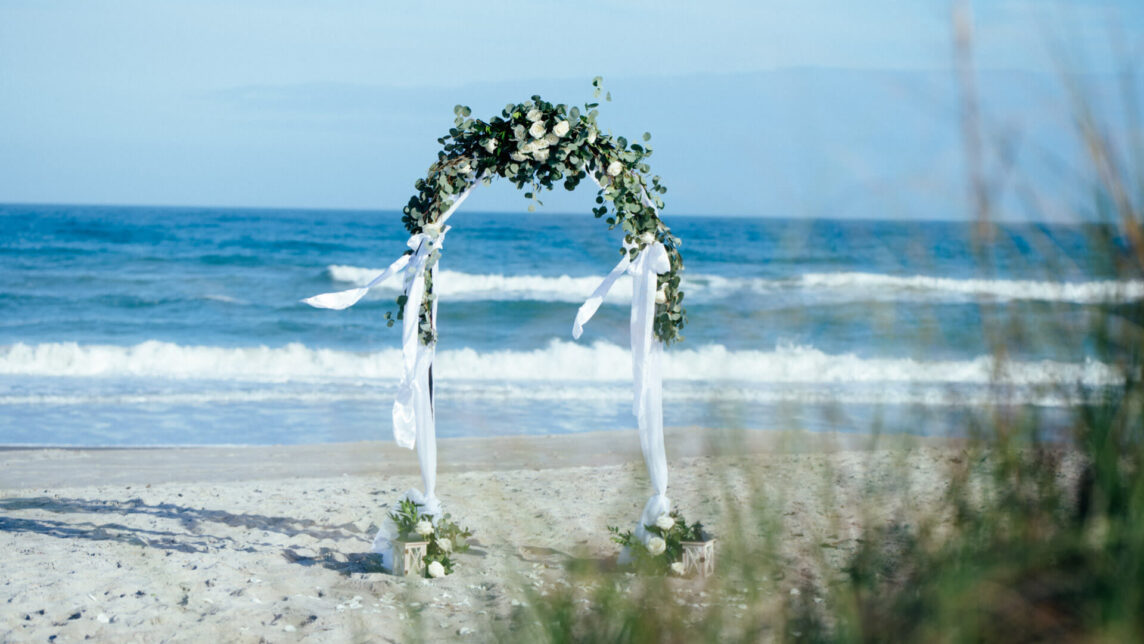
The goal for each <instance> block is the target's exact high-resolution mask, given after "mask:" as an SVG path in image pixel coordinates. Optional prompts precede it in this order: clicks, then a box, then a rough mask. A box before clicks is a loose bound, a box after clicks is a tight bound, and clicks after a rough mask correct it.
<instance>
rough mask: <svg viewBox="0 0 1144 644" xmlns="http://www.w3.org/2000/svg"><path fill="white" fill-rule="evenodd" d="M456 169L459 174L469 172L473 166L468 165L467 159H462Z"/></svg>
mask: <svg viewBox="0 0 1144 644" xmlns="http://www.w3.org/2000/svg"><path fill="white" fill-rule="evenodd" d="M457 171H458V172H460V173H461V174H469V173H470V172H472V171H473V166H471V165H469V162H468V161H462V162H461V165H459V166H457Z"/></svg>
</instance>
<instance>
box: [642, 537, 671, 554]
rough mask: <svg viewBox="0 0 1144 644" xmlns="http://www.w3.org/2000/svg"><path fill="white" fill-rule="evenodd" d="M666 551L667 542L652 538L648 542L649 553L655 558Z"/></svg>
mask: <svg viewBox="0 0 1144 644" xmlns="http://www.w3.org/2000/svg"><path fill="white" fill-rule="evenodd" d="M664 550H667V542H666V541H664V540H663V539H661V538H660V537H652V538H651V539H648V540H647V551H648V552H649V553H651V554H652V555H653V556H658V555H662V554H663V551H664Z"/></svg>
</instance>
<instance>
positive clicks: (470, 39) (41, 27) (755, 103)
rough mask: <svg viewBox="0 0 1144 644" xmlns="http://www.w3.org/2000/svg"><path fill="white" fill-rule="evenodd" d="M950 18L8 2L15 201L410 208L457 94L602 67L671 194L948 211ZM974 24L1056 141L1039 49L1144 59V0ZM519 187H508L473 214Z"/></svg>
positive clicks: (1086, 68)
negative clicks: (646, 139)
mask: <svg viewBox="0 0 1144 644" xmlns="http://www.w3.org/2000/svg"><path fill="white" fill-rule="evenodd" d="M855 6H858V7H860V8H859V9H855V8H853V7H855ZM950 15H951V4H950V3H947V2H918V1H917V0H908V1H898V0H866V1H865V2H862V3H848V2H825V1H823V0H783V1H768V0H756V1H753V2H751V1H748V2H727V3H695V2H667V1H663V0H659V1H656V2H643V1H634V0H632V1H621V0H617V1H613V2H594V1H588V2H577V3H567V2H548V1H535V0H534V1H529V2H525V1H517V2H497V3H472V2H451V1H445V2H432V3H385V2H337V1H331V2H289V1H277V2H234V1H226V2H223V1H218V2H215V1H207V0H199V1H195V2H164V1H156V0H149V1H146V2H137V1H119V2H102V1H98V0H94V1H93V0H87V1H52V0H39V1H22V0H4V1H3V2H0V201H5V202H55V203H61V202H62V203H115V204H169V205H224V206H254V207H319V208H321V207H333V208H399V207H400V206H401V205H403V204H404V202H405V201H406V199H407V198H408V195H409V193H410V190H411V186H412V184H413V182H414V180H416V178H417V177H418V176H420V175H421V174H422V173H424V171H425V168H426V167H427V166H428V164H429V163H430V162H431V161H432V159H433V158H434V155H435V152H436V148H437V143H436V138H437V137H438V136H439V135H440V134H441V133H443V132H444V131H445V130H447V129H448V127H449V126H450V125H451V119H452V106H453V105H454V104H456V103H465V104H469V105H471V106H473V108H474V111H475V113H476V115H477V116H480V115H481V114H484V113H492V112H495V111H497V110H499V109H500V107H501V106H503V105H504V104H505V103H507V102H510V101H517V100H522V99H524V98H525V97H527V96H529V95H531V94H533V93H538V92H539V93H542V94H544V95H545V96H546V97H547V98H549V99H550V100H554V101H558V102H567V103H578V102H583V101H585V100H588V99H589V98H590V95H591V94H590V89H591V88H590V84H589V83H590V79H591V78H592V77H593V76H595V75H598V74H599V75H603V76H604V77H605V81H606V85H607V87H608V88H609V89H611V90H612V93H613V96H614V98H615V100H614V101H613V102H612V103H610V104H606V105H605V107H604V110H603V112H602V114H601V119H602V123H603V124H604V125H605V126H611V128H612V129H613V130H614V131H615V132H616V133H629V132H630V133H632V134H635V135H638V134H639V133H641V132H643V131H644V130H650V131H651V132H652V133H653V135H654V139H653V143H654V144H655V145H656V153H655V156H653V158H652V163H653V169H654V170H655V171H656V172H657V173H659V174H661V175H663V177H664V180H665V182H666V183H667V185H668V186H669V187H670V188H671V192H669V194H668V195H667V197H668V212H679V213H688V214H736V215H790V216H802V215H809V216H852V217H859V216H863V217H870V216H893V217H933V216H941V217H950V216H957V213H958V212H959V206H958V205H957V204H958V199H959V198H960V191H961V182H960V176H961V167H962V166H961V159H960V154H959V146H958V138H957V130H956V110H955V108H954V105H955V102H954V96H955V95H954V93H953V91H952V85H951V83H950V80H951V78H952V74H951V72H950V69H951V61H952V49H953V47H952V44H951V35H950V34H951V27H950V23H951V21H950ZM973 19H974V28H975V38H976V45H977V48H976V58H977V63H978V65H979V67H980V69H981V71H982V88H983V92H984V93H985V94H986V102H987V103H988V107H989V108H990V110H991V111H990V115H991V119H994V122H996V123H999V124H1002V125H1003V126H1004V127H1010V128H1016V129H1020V130H1022V131H1025V132H1028V133H1029V136H1028V137H1027V138H1028V139H1029V140H1032V141H1034V142H1037V143H1038V145H1039V146H1040V147H1041V148H1045V149H1053V150H1058V151H1060V153H1061V154H1065V153H1067V144H1066V143H1065V139H1064V138H1063V137H1062V136H1061V132H1062V131H1063V129H1066V128H1067V125H1068V119H1067V111H1066V110H1065V107H1066V106H1064V105H1063V104H1062V102H1063V101H1062V100H1061V97H1060V95H1059V94H1058V93H1054V91H1053V90H1052V89H1050V87H1049V86H1050V85H1051V83H1049V82H1048V81H1049V80H1050V79H1051V78H1052V76H1053V75H1054V74H1055V73H1056V70H1057V69H1059V67H1058V66H1057V63H1054V60H1053V58H1052V57H1051V56H1049V55H1048V52H1049V51H1053V52H1055V53H1057V54H1062V53H1063V54H1065V58H1066V59H1067V61H1066V63H1065V66H1066V67H1067V68H1069V69H1070V70H1071V71H1075V72H1080V73H1084V74H1088V75H1089V77H1090V78H1091V82H1092V83H1093V86H1094V87H1095V88H1096V89H1095V90H1094V93H1095V95H1098V96H1099V95H1103V94H1107V95H1109V96H1111V95H1112V93H1113V88H1111V86H1110V82H1111V81H1109V80H1108V79H1109V78H1111V77H1109V76H1106V75H1107V74H1109V73H1111V72H1114V71H1116V65H1115V63H1116V62H1117V61H1119V60H1123V59H1124V58H1125V57H1127V58H1129V59H1134V60H1139V59H1140V58H1141V55H1144V51H1141V43H1144V4H1142V3H1140V2H1138V1H1136V2H1128V1H1125V2H1112V1H1109V2H1098V1H1087V2H1069V3H1063V2H1053V1H1051V0H1029V1H1016V0H1013V1H1004V0H997V1H994V2H977V3H974V5H973ZM1058 62H1059V61H1058ZM1037 147H1038V146H1037V145H1034V146H1030V149H1035V148H1037ZM1046 172H1047V170H1046ZM581 192H584V191H583V190H581ZM591 198H592V195H591V194H588V193H585V194H579V193H578V194H574V195H552V196H551V198H550V199H546V203H547V204H548V206H547V208H546V209H545V210H547V211H550V212H564V211H584V212H586V211H587V210H588V208H589V204H590V202H591ZM525 205H526V203H525V201H524V200H523V199H522V198H521V197H520V196H519V195H517V194H515V192H514V191H513V190H511V189H510V188H508V187H506V186H500V187H496V188H491V189H487V190H482V191H478V192H477V193H474V195H473V198H472V200H471V201H470V205H469V206H468V207H470V208H473V209H481V210H512V211H516V210H522V209H523V208H524V207H525ZM665 214H666V213H665Z"/></svg>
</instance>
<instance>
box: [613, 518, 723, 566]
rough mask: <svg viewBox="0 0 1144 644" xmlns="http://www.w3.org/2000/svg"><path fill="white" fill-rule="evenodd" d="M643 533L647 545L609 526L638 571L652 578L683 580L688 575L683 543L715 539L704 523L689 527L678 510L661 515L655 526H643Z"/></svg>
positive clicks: (628, 533) (614, 539) (629, 533)
mask: <svg viewBox="0 0 1144 644" xmlns="http://www.w3.org/2000/svg"><path fill="white" fill-rule="evenodd" d="M644 529H645V530H647V533H648V537H647V540H646V541H643V540H640V539H639V538H638V537H636V536H635V535H634V534H633V533H632V531H631V530H628V531H626V532H620V529H619V528H617V527H615V526H608V531H609V532H611V533H612V541H615V542H616V543H618V544H620V545H621V546H623V547H625V548H627V549H628V552H629V553H630V554H631V555H632V564H633V565H634V566H635V568H636V569H637V570H639V571H641V572H645V573H649V574H660V575H664V574H674V575H679V576H682V575H683V574H685V573H686V567H685V565H684V562H683V550H684V543H691V542H697V541H709V540H711V538H712V537H711V535H710V534H708V532H707V530H705V529H704V527H703V524H702V523H699V522H698V521H696V522H695V523H690V524H689V523H687V520H686V519H684V518H683V515H681V514H680V513H679V510H672V511H671V512H670V513H667V514H661V515H660V516H659V517H657V518H656V520H655V522H654V523H650V524H646V525H644Z"/></svg>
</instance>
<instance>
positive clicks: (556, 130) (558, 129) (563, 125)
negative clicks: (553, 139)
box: [552, 121, 570, 136]
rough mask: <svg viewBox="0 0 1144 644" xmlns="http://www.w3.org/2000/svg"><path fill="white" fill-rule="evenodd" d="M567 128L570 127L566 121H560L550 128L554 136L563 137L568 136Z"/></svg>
mask: <svg viewBox="0 0 1144 644" xmlns="http://www.w3.org/2000/svg"><path fill="white" fill-rule="evenodd" d="M569 127H570V126H569V125H568V121H560V122H559V123H557V124H556V125H553V126H552V133H553V134H555V135H556V136H564V135H565V134H568V129H569Z"/></svg>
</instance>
